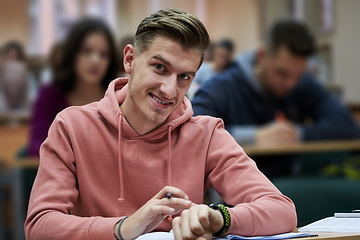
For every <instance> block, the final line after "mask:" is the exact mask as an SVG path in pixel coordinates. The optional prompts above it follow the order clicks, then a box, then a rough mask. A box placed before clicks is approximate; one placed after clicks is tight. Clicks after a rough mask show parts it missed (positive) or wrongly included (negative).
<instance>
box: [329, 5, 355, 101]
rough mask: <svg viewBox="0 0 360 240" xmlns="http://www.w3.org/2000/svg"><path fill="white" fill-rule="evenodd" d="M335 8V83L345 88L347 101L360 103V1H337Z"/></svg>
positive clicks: (333, 41)
mask: <svg viewBox="0 0 360 240" xmlns="http://www.w3.org/2000/svg"><path fill="white" fill-rule="evenodd" d="M334 7H335V30H334V33H333V39H332V44H333V67H334V69H333V70H334V72H333V74H334V81H335V83H338V84H340V85H341V86H343V88H344V93H345V96H344V97H345V100H346V101H350V102H357V103H360V47H359V40H360V31H359V25H360V14H359V13H360V1H359V0H336V1H335V6H334Z"/></svg>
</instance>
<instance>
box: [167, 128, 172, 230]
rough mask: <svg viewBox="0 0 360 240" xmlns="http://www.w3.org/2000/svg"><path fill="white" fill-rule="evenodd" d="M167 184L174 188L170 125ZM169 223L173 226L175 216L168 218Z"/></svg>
mask: <svg viewBox="0 0 360 240" xmlns="http://www.w3.org/2000/svg"><path fill="white" fill-rule="evenodd" d="M167 177H168V179H167V184H168V186H172V182H171V126H170V125H169V129H168V159H167ZM167 220H168V222H169V223H170V224H171V223H172V221H173V216H172V215H170V216H168V217H167Z"/></svg>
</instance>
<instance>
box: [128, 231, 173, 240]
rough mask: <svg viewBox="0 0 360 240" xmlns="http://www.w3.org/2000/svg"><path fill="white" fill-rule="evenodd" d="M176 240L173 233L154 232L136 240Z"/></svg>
mask: <svg viewBox="0 0 360 240" xmlns="http://www.w3.org/2000/svg"><path fill="white" fill-rule="evenodd" d="M160 239H161V240H174V235H173V233H172V231H171V232H152V233H146V234H143V235H141V236H140V237H138V238H136V239H135V240H160Z"/></svg>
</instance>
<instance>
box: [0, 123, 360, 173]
mask: <svg viewBox="0 0 360 240" xmlns="http://www.w3.org/2000/svg"><path fill="white" fill-rule="evenodd" d="M28 134H29V128H28V126H27V125H16V126H0V159H1V161H2V163H3V164H4V163H5V164H6V167H23V168H34V167H35V168H36V167H37V166H38V163H39V161H38V159H23V160H21V161H18V160H16V159H15V158H14V157H15V155H16V152H17V151H19V149H21V148H22V147H24V146H25V145H26V141H27V138H28ZM243 148H244V151H245V152H246V153H247V154H248V155H249V156H259V155H279V154H300V153H313V152H336V151H359V150H360V139H357V140H343V141H323V142H307V143H297V144H287V145H249V146H243Z"/></svg>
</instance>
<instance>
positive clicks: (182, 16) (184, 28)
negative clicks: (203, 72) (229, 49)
mask: <svg viewBox="0 0 360 240" xmlns="http://www.w3.org/2000/svg"><path fill="white" fill-rule="evenodd" d="M159 36H162V37H167V38H170V39H171V40H174V41H176V42H177V43H179V44H180V45H181V46H182V47H183V48H184V49H196V50H198V51H199V52H200V53H201V55H202V56H203V54H204V51H205V49H206V48H207V47H208V45H209V43H210V37H209V34H208V32H207V30H206V28H205V26H204V24H203V23H202V22H201V21H200V20H199V19H198V18H197V17H195V16H193V15H191V14H189V13H186V12H184V11H181V10H178V9H173V8H168V9H162V10H159V11H157V12H155V13H153V14H151V15H150V16H149V17H147V18H145V19H144V20H143V21H142V22H141V23H140V24H139V26H138V28H137V30H136V33H135V50H136V51H137V52H138V53H139V54H141V53H142V52H144V51H146V50H147V49H149V47H150V45H151V44H152V43H153V41H154V39H155V38H156V37H159ZM202 59H203V57H202ZM201 61H202V60H201Z"/></svg>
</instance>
